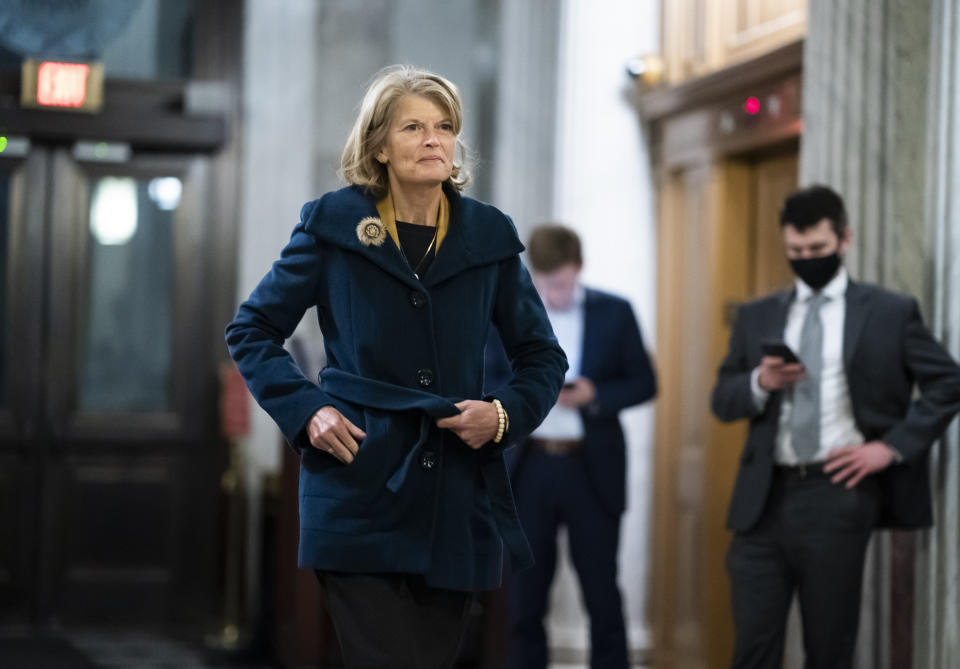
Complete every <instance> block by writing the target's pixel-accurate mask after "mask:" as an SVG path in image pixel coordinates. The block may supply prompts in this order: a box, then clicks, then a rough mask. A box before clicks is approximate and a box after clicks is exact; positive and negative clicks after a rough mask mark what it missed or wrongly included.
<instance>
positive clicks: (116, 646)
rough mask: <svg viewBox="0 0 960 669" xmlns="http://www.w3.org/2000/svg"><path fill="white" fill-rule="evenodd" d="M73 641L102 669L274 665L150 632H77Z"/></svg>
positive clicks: (253, 668) (258, 668)
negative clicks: (227, 658) (216, 655)
mask: <svg viewBox="0 0 960 669" xmlns="http://www.w3.org/2000/svg"><path fill="white" fill-rule="evenodd" d="M70 642H71V643H72V644H73V645H74V647H76V648H77V649H78V650H80V651H81V652H82V653H83V654H84V655H86V656H87V657H88V658H90V660H91V661H92V662H93V663H94V664H95V665H96V666H97V668H98V669H221V668H224V667H229V668H230V669H270V667H269V666H268V665H265V664H237V663H236V662H231V663H229V664H226V663H220V662H217V661H215V660H212V659H210V654H208V653H206V652H204V651H203V650H202V649H198V648H196V647H193V646H190V645H187V644H185V643H182V642H179V641H175V640H172V639H168V638H161V637H155V636H150V635H141V634H127V635H116V634H76V635H72V636H71V637H70Z"/></svg>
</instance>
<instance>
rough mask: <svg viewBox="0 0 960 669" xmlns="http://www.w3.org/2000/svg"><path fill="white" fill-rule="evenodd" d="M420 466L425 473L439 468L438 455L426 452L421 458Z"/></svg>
mask: <svg viewBox="0 0 960 669" xmlns="http://www.w3.org/2000/svg"><path fill="white" fill-rule="evenodd" d="M420 466H421V467H423V469H424V471H430V470H431V469H433V468H434V467H436V466H437V454H436V453H434V452H433V451H425V452H424V454H423V455H421V456H420Z"/></svg>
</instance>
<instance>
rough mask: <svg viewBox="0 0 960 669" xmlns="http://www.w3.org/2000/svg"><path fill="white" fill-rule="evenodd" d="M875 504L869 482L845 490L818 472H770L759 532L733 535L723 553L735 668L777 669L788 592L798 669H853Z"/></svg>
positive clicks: (873, 482)
mask: <svg viewBox="0 0 960 669" xmlns="http://www.w3.org/2000/svg"><path fill="white" fill-rule="evenodd" d="M878 507H879V493H878V489H877V481H876V479H875V478H874V477H867V479H865V480H863V481H861V482H860V484H859V485H858V486H857V487H856V488H854V489H853V490H847V489H846V487H844V486H843V485H842V484H841V485H835V484H833V483H831V482H830V479H829V478H827V477H826V476H825V475H824V474H823V473H822V472H820V473H814V474H809V473H808V474H807V475H806V476H801V475H800V474H799V473H798V472H795V471H784V470H782V469H779V468H778V469H777V470H776V473H775V474H774V482H773V487H772V489H771V492H770V498H769V499H768V501H767V506H766V508H765V509H764V512H763V515H762V517H761V519H760V521H759V523H758V525H757V527H755V528H754V529H752V530H751V531H749V532H742V533H737V534H736V535H734V537H733V542H732V544H731V546H730V550H729V552H728V553H727V570H728V572H729V573H730V583H731V594H732V601H733V621H734V625H735V627H736V647H735V650H734V657H733V664H732V666H733V668H734V669H780V667H781V663H782V658H783V647H784V636H785V628H786V622H787V614H788V612H789V609H790V604H791V601H792V599H793V596H794V594H796V595H797V598H798V601H799V604H800V616H801V621H802V624H803V646H804V652H805V655H806V662H805V664H804V667H805V668H806V669H847V668H848V667H852V666H853V652H854V648H855V646H856V640H857V625H858V623H859V618H860V593H861V586H862V582H863V562H864V556H865V553H866V548H867V543H868V541H869V539H870V532H871V530H872V528H873V526H874V523H875V520H876V516H877V512H878Z"/></svg>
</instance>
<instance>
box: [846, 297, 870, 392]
mask: <svg viewBox="0 0 960 669" xmlns="http://www.w3.org/2000/svg"><path fill="white" fill-rule="evenodd" d="M867 295H868V293H867V291H866V290H864V288H863V287H862V286H861V285H860V284H858V283H854V282H853V281H850V282H849V284H848V285H847V294H846V296H845V298H844V299H845V300H846V303H847V305H846V306H847V309H846V315H845V316H844V320H843V369H844V372H846V373H847V378H848V379H849V378H850V371H849V369H850V361H851V360H852V359H853V354H854V352H855V351H856V350H857V344H858V342H859V341H860V335H861V334H862V332H863V326H864V324H865V323H866V322H867V312H868V310H869V306H870V305H869V303H868V301H867Z"/></svg>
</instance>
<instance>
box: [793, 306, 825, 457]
mask: <svg viewBox="0 0 960 669" xmlns="http://www.w3.org/2000/svg"><path fill="white" fill-rule="evenodd" d="M827 299H828V298H827V297H825V296H823V295H819V294H818V295H812V296H811V297H810V298H808V299H807V315H806V317H805V318H804V319H803V327H802V328H801V329H800V351H799V355H800V360H801V362H803V364H804V366H805V367H806V368H807V377H806V378H805V379H804V380H803V381H800V382H799V383H797V384H796V385H795V386H794V387H793V409H792V410H791V412H790V438H791V440H792V442H793V452H794V453H795V454H796V456H797V461H798V462H800V463H805V462H811V461H813V459H814V458H815V457H816V455H817V452H818V451H819V450H820V373H821V371H822V368H823V323H822V322H821V320H820V307H821V306H823V304H824V303H825V302H826V301H827Z"/></svg>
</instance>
